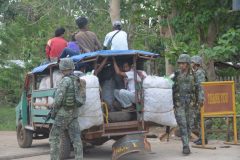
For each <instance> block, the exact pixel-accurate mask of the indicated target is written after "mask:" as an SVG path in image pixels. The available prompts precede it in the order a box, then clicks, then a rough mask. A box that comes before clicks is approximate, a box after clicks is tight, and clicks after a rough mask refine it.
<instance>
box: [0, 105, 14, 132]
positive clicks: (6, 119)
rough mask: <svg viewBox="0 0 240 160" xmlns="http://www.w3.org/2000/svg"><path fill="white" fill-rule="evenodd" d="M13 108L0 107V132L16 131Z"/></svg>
mask: <svg viewBox="0 0 240 160" xmlns="http://www.w3.org/2000/svg"><path fill="white" fill-rule="evenodd" d="M15 119H16V118H15V108H14V107H13V106H11V107H10V106H1V107H0V131H14V130H15V129H16V123H15V122H16V120H15Z"/></svg>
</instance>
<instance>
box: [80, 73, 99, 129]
mask: <svg viewBox="0 0 240 160" xmlns="http://www.w3.org/2000/svg"><path fill="white" fill-rule="evenodd" d="M81 79H84V80H85V81H86V103H85V104H84V105H83V106H81V108H80V109H79V118H78V121H79V125H80V130H81V131H83V130H85V129H89V128H91V127H93V126H99V125H102V124H103V112H102V108H101V99H100V92H99V82H98V78H97V77H96V76H94V75H86V76H83V77H81Z"/></svg>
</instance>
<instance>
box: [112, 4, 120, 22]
mask: <svg viewBox="0 0 240 160" xmlns="http://www.w3.org/2000/svg"><path fill="white" fill-rule="evenodd" d="M109 14H110V17H111V22H112V24H113V23H114V22H115V21H120V0H110V1H109Z"/></svg>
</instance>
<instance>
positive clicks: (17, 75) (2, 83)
mask: <svg viewBox="0 0 240 160" xmlns="http://www.w3.org/2000/svg"><path fill="white" fill-rule="evenodd" d="M0 72H1V74H0V103H1V104H16V103H18V100H19V98H20V96H21V89H22V87H23V84H24V83H23V82H24V75H25V70H24V69H23V68H21V67H19V66H17V65H14V64H12V65H9V66H7V68H0Z"/></svg>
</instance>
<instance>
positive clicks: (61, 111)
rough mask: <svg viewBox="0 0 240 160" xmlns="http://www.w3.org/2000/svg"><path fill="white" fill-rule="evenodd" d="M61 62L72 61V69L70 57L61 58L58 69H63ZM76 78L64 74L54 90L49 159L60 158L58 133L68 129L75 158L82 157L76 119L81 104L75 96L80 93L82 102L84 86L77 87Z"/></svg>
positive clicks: (55, 159)
mask: <svg viewBox="0 0 240 160" xmlns="http://www.w3.org/2000/svg"><path fill="white" fill-rule="evenodd" d="M61 63H67V64H68V63H72V64H71V65H72V67H69V68H70V69H74V64H73V62H72V60H71V61H70V59H67V58H66V59H63V60H61V62H60V64H59V68H60V70H64V68H63V67H60V65H61ZM63 65H64V64H63ZM67 69H68V66H67V67H66V70H67ZM77 79H78V77H76V76H74V75H73V74H72V73H71V74H69V75H65V77H64V78H63V79H62V80H61V81H60V82H59V84H58V87H57V90H56V92H55V98H54V100H55V101H54V104H53V107H54V110H55V112H56V117H55V121H54V123H53V127H52V129H51V132H50V138H49V143H50V148H51V149H50V156H51V160H59V159H60V157H59V155H60V145H59V144H60V135H61V134H64V132H65V131H68V133H69V137H70V139H71V142H72V143H73V147H74V154H75V159H76V160H82V159H83V151H82V141H81V132H80V127H79V123H78V119H77V118H78V110H79V109H78V107H80V105H81V104H79V103H78V102H79V100H77V99H76V97H75V96H76V95H82V97H80V101H81V100H82V103H83V102H84V100H85V99H84V98H85V94H84V93H85V88H84V84H83V85H82V86H83V88H80V89H79V87H78V83H77ZM80 86H81V84H80Z"/></svg>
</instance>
